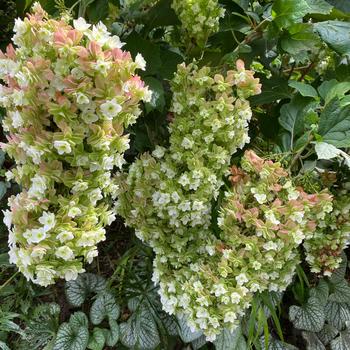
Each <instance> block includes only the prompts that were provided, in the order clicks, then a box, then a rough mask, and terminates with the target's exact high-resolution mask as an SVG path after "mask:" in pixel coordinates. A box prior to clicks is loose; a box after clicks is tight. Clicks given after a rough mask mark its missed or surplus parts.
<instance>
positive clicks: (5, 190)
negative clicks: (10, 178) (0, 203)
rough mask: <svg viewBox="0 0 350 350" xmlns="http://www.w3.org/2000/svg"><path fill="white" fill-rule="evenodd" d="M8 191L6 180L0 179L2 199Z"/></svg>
mask: <svg viewBox="0 0 350 350" xmlns="http://www.w3.org/2000/svg"><path fill="white" fill-rule="evenodd" d="M6 192H7V184H6V182H4V181H0V200H1V199H2V198H3V197H4V196H5V194H6Z"/></svg>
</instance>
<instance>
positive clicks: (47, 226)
mask: <svg viewBox="0 0 350 350" xmlns="http://www.w3.org/2000/svg"><path fill="white" fill-rule="evenodd" d="M73 24H74V26H75V27H72V26H71V25H70V24H69V19H61V20H59V21H56V20H53V19H50V18H49V17H48V15H47V13H46V12H45V11H44V10H43V9H42V8H41V7H40V5H39V4H38V3H35V4H34V5H33V13H32V14H30V15H29V16H28V17H26V18H25V19H24V20H21V19H18V20H16V23H15V28H14V32H15V35H14V38H13V42H14V44H15V45H16V48H14V47H13V46H12V45H10V46H9V47H8V49H7V51H6V53H1V54H0V78H1V79H2V81H3V82H4V85H1V86H0V104H1V105H2V106H3V107H5V108H6V109H7V116H6V117H5V118H4V120H3V127H4V129H5V130H6V131H7V132H8V142H7V143H6V144H3V145H2V148H3V149H4V150H5V151H6V152H7V153H8V155H9V156H10V157H11V158H13V159H14V161H15V162H16V167H15V168H13V169H12V170H11V171H10V172H8V174H7V175H8V176H9V178H12V179H14V180H15V181H16V182H18V183H19V184H20V185H21V186H22V192H21V193H20V194H18V195H17V196H12V197H11V198H10V199H9V207H10V210H9V211H6V214H5V221H6V224H7V226H8V228H9V246H10V253H9V254H10V260H11V262H12V263H15V264H16V265H17V266H18V268H19V270H20V271H21V272H22V273H23V274H24V275H25V276H26V277H27V278H28V279H30V280H32V281H33V282H34V283H38V284H41V285H48V284H51V283H54V281H55V280H56V279H57V278H65V279H72V278H76V276H77V274H78V273H80V272H83V271H84V267H83V263H84V261H87V262H89V263H91V261H92V259H93V257H94V256H96V255H97V253H98V252H97V249H96V245H97V244H98V243H99V242H100V241H102V240H104V239H105V230H104V227H105V226H107V225H109V224H111V222H112V221H113V220H114V218H115V214H114V209H113V208H111V207H110V204H109V203H111V198H115V197H116V194H117V190H118V185H117V183H116V181H115V179H114V178H112V177H111V170H112V169H113V168H115V167H118V168H121V167H122V166H123V163H124V157H123V154H124V152H125V151H126V150H127V149H128V147H129V140H128V135H123V131H124V129H125V128H126V127H127V126H129V125H130V124H132V123H134V122H135V121H136V119H137V117H138V116H139V115H140V113H141V112H140V109H139V104H140V101H141V100H144V101H145V100H149V98H150V92H149V90H148V88H147V87H146V86H145V85H144V84H143V83H142V81H141V79H140V78H139V77H138V75H137V74H136V69H137V67H138V64H137V63H136V62H134V61H133V60H132V58H131V55H130V54H129V53H127V52H124V51H123V50H121V46H122V43H121V42H120V40H119V38H118V37H116V36H112V35H111V34H110V33H109V32H108V31H107V29H106V27H105V26H104V25H103V24H102V23H100V24H97V25H96V26H92V29H90V27H91V25H89V24H87V23H86V22H85V21H84V20H83V19H79V20H76V21H73ZM106 77H108V79H106ZM130 82H132V83H130ZM124 86H128V89H127V91H125V89H124Z"/></svg>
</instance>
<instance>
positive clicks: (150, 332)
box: [120, 307, 160, 350]
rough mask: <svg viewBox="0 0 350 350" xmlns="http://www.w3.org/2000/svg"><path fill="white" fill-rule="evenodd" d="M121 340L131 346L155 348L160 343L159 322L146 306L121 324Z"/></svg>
mask: <svg viewBox="0 0 350 350" xmlns="http://www.w3.org/2000/svg"><path fill="white" fill-rule="evenodd" d="M120 341H121V342H122V344H123V345H125V346H127V347H129V348H135V347H136V348H138V349H145V350H146V349H154V348H156V347H157V346H158V345H159V343H160V338H159V333H158V329H157V324H156V323H155V321H154V318H153V316H152V315H151V313H150V312H149V311H148V310H147V309H146V308H144V307H141V308H140V311H139V312H136V313H134V314H132V316H131V317H130V318H129V319H128V320H127V321H126V322H124V323H121V324H120Z"/></svg>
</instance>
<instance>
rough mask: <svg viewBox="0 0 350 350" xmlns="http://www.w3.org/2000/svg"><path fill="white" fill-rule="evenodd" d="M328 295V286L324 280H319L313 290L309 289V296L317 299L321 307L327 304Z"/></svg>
mask: <svg viewBox="0 0 350 350" xmlns="http://www.w3.org/2000/svg"><path fill="white" fill-rule="evenodd" d="M328 295H329V286H328V283H327V282H326V281H325V280H324V279H321V280H320V281H319V282H318V285H317V286H316V287H315V288H311V289H310V296H311V297H314V298H316V299H318V300H319V302H320V303H321V304H322V305H326V304H327V300H328Z"/></svg>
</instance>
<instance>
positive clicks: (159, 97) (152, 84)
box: [144, 77, 165, 113]
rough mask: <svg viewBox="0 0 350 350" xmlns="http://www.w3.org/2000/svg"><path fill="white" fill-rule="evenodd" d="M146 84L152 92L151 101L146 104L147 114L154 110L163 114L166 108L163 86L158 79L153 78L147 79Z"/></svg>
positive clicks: (145, 79)
mask: <svg viewBox="0 0 350 350" xmlns="http://www.w3.org/2000/svg"><path fill="white" fill-rule="evenodd" d="M144 82H145V83H146V85H148V86H149V88H150V90H151V91H152V98H151V101H150V102H147V103H146V104H145V106H146V111H147V113H149V112H150V111H152V110H154V109H157V110H158V111H160V112H162V111H163V109H164V106H165V98H164V88H163V84H162V83H161V82H160V81H159V80H158V79H156V78H153V77H145V78H144Z"/></svg>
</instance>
